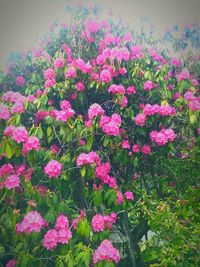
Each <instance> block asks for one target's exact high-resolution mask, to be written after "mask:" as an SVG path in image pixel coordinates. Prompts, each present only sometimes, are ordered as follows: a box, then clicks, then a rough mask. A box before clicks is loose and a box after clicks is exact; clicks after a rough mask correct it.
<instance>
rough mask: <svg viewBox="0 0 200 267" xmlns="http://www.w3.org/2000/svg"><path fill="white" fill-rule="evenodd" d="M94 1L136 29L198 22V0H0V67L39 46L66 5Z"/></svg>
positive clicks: (63, 17)
mask: <svg viewBox="0 0 200 267" xmlns="http://www.w3.org/2000/svg"><path fill="white" fill-rule="evenodd" d="M94 3H96V4H97V6H99V7H98V8H97V13H98V12H100V11H101V18H107V17H108V15H109V16H111V17H112V19H113V20H118V19H121V20H122V22H123V24H125V25H130V27H131V28H132V29H136V30H137V29H139V28H140V27H141V25H148V27H151V29H153V30H154V31H155V32H156V33H157V34H159V35H162V34H164V32H166V30H167V29H168V28H170V27H171V26H172V25H175V24H177V23H178V24H180V25H184V24H188V23H193V22H196V23H198V24H200V15H199V11H200V0H190V1H188V0H138V1H136V0H123V1H122V0H101V1H100V0H99V1H76V0H74V1H70V0H34V1H32V0H0V68H3V67H4V66H5V63H6V61H7V59H8V57H9V55H12V53H14V52H19V51H23V50H24V51H26V50H27V49H30V48H32V47H37V46H39V45H40V39H41V38H42V37H43V36H44V35H45V34H46V33H48V31H49V29H50V25H52V23H54V22H57V23H68V22H69V17H70V16H69V14H70V6H73V5H76V4H82V5H87V6H89V5H91V4H94ZM98 9H99V10H98Z"/></svg>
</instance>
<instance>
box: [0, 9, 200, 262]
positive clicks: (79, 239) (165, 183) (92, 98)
mask: <svg viewBox="0 0 200 267" xmlns="http://www.w3.org/2000/svg"><path fill="white" fill-rule="evenodd" d="M74 17H75V19H74V20H73V21H72V25H71V26H70V25H69V26H66V27H65V26H63V27H62V28H61V29H60V31H59V33H57V35H55V34H54V35H52V36H51V35H50V36H49V39H48V42H46V43H45V45H44V44H43V46H42V48H41V49H38V50H35V49H34V50H32V51H30V52H29V53H27V55H24V56H23V57H22V58H21V59H20V61H18V62H17V63H16V64H14V63H13V64H12V65H11V66H10V68H9V69H8V70H7V73H4V74H3V73H2V75H1V77H2V81H1V100H0V101H1V103H0V125H1V126H0V127H1V128H0V138H1V139H0V141H1V142H0V157H1V167H0V198H1V209H0V231H1V238H0V259H1V260H0V261H1V262H2V264H3V265H2V266H20V267H21V266H29V267H30V266H59V267H61V266H81V267H82V266H133V267H134V266H137V267H138V266H150V264H151V266H197V265H198V263H199V259H198V257H197V254H198V248H197V244H198V238H195V236H196V235H197V234H199V228H198V225H197V223H196V221H197V219H198V212H199V207H198V205H197V202H198V201H196V202H195V201H194V199H197V193H198V190H197V189H198V178H199V170H200V168H199V167H200V166H199V156H200V150H199V147H198V146H199V144H200V137H199V135H200V129H199V127H200V126H199V125H198V123H199V110H200V96H199V91H198V90H199V89H198V88H199V80H198V79H199V77H197V76H196V74H195V73H194V72H191V71H190V70H189V69H188V68H187V65H184V64H183V63H182V62H181V59H178V58H171V57H170V55H169V54H167V53H166V51H165V53H164V52H162V51H159V50H157V49H156V47H149V46H148V45H147V43H144V45H141V44H139V43H137V42H136V39H135V38H134V33H131V32H127V30H126V28H124V27H123V26H121V25H115V24H114V23H112V22H111V21H101V20H100V21H99V20H97V19H96V18H90V14H85V12H83V13H81V11H80V10H78V11H77V12H74ZM193 202H194V203H196V204H195V205H193V204H191V203H193ZM190 215H191V216H190ZM164 229H165V232H164ZM149 231H151V233H152V232H153V237H152V238H151V239H150V240H149V241H148V239H147V235H148V233H149ZM178 232H180V235H181V238H180V237H179V236H178ZM176 235H177V236H176ZM143 236H146V241H144V239H142V237H143ZM173 236H176V239H174V240H173ZM170 242H171V243H170ZM187 242H188V243H187ZM189 242H190V243H191V244H189ZM160 244H162V246H160ZM170 245H171V247H170ZM164 248H166V251H165V250H164ZM167 249H168V250H167ZM166 254H167V255H166ZM166 259H168V261H167V260H166ZM184 264H185V265H184Z"/></svg>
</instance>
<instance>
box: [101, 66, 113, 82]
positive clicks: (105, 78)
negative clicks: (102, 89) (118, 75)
mask: <svg viewBox="0 0 200 267" xmlns="http://www.w3.org/2000/svg"><path fill="white" fill-rule="evenodd" d="M111 80H112V74H111V73H110V71H109V70H106V69H105V70H102V71H101V73H100V82H105V83H109V82H111Z"/></svg>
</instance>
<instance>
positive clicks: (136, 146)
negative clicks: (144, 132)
mask: <svg viewBox="0 0 200 267" xmlns="http://www.w3.org/2000/svg"><path fill="white" fill-rule="evenodd" d="M132 152H133V153H139V152H140V145H139V144H134V145H133V146H132ZM141 152H142V153H143V154H145V155H149V154H151V147H150V146H149V145H143V146H142V148H141Z"/></svg>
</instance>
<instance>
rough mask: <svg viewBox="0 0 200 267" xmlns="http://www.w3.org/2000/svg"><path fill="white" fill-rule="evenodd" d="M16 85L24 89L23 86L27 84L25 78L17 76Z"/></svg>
mask: <svg viewBox="0 0 200 267" xmlns="http://www.w3.org/2000/svg"><path fill="white" fill-rule="evenodd" d="M15 83H16V85H17V86H19V87H23V86H24V85H25V83H26V82H25V79H24V77H22V76H17V77H16V79H15Z"/></svg>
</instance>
